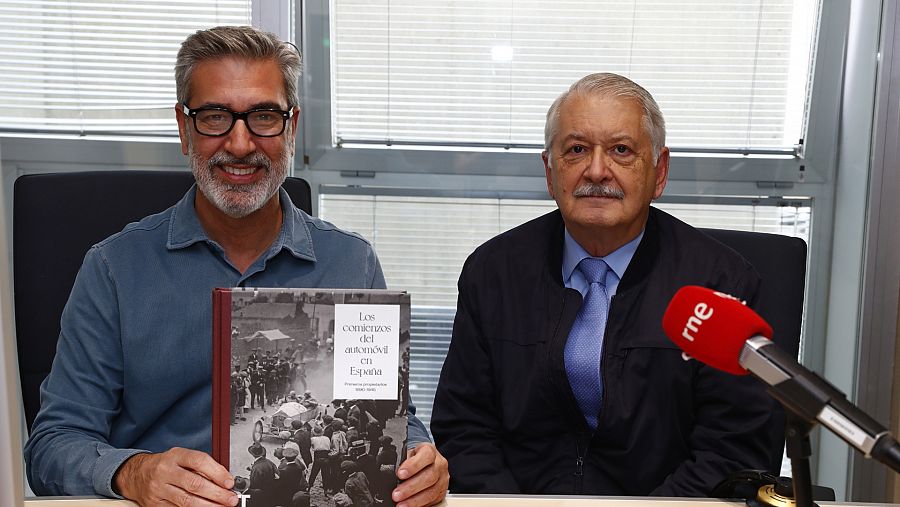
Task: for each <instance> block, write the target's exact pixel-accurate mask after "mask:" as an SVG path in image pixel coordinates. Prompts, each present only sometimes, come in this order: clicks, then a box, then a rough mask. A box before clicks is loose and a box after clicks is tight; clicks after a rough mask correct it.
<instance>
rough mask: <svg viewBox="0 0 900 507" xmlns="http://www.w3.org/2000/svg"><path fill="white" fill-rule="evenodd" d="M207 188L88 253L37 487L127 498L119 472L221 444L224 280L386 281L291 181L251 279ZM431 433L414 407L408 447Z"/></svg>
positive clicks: (56, 369) (40, 426)
mask: <svg viewBox="0 0 900 507" xmlns="http://www.w3.org/2000/svg"><path fill="white" fill-rule="evenodd" d="M195 192H196V187H193V188H191V189H190V190H189V191H188V193H187V194H185V196H184V197H183V198H182V199H181V200H180V201H179V202H178V203H177V204H175V205H174V206H173V207H171V208H169V209H168V210H166V211H164V212H162V213H158V214H156V215H151V216H149V217H146V218H144V219H143V220H141V221H140V222H137V223H132V224H129V225H128V226H126V227H125V229H123V230H122V231H121V232H119V233H117V234H115V235H113V236H110V237H109V238H107V239H105V240H103V241H102V242H100V243H98V244H96V245H94V246H93V247H92V248H91V249H90V250H89V251H88V253H87V255H86V256H85V259H84V263H83V264H82V266H81V270H80V271H79V273H78V276H77V277H76V279H75V285H74V287H73V288H72V293H71V295H70V296H69V301H68V303H67V304H66V307H65V309H64V310H63V314H62V319H61V323H60V327H61V330H62V331H61V333H60V337H59V344H58V346H57V353H56V358H55V359H54V362H53V369H52V371H51V373H50V375H49V376H48V377H47V379H46V380H45V381H44V383H43V384H42V385H41V410H40V412H39V413H38V415H37V418H36V419H35V421H34V426H33V428H32V432H31V436H30V438H29V440H28V443H27V444H26V446H25V461H26V463H27V465H28V472H27V473H28V480H29V483H30V484H31V487H32V489H33V490H34V492H35V493H37V494H39V495H94V494H98V495H103V496H118V495H116V494H115V493H114V492H113V488H112V478H113V475H114V474H115V472H116V471H117V470H118V468H119V466H121V464H122V463H123V462H124V461H125V460H126V459H127V458H129V457H131V456H132V455H134V454H137V453H140V452H162V451H165V450H167V449H169V448H171V447H173V446H179V447H186V448H191V449H198V450H202V451H205V452H209V451H210V447H211V438H212V429H211V427H212V420H211V414H212V407H211V397H212V394H211V381H210V379H211V378H212V357H211V356H212V350H211V349H212V347H211V344H210V343H211V342H210V340H211V323H212V296H211V294H212V289H213V288H214V287H237V286H245V287H328V288H383V287H384V286H385V282H384V275H383V273H382V271H381V265H380V264H379V262H378V258H377V257H376V256H375V251H374V250H373V249H372V246H371V245H370V244H369V243H368V242H367V241H366V240H364V239H362V238H361V237H360V236H357V235H356V234H353V233H348V232H345V231H342V230H340V229H338V228H336V227H335V226H333V225H331V224H330V223H328V222H325V221H323V220H319V219H317V218H313V217H310V216H309V215H307V214H306V213H304V212H302V211H301V210H299V209H297V208H295V207H294V206H293V205H292V204H291V201H290V197H288V195H287V193H286V192H285V191H284V190H281V191H280V199H281V205H282V210H283V213H284V222H283V225H282V228H281V232H280V234H279V236H278V238H277V239H276V240H275V242H274V243H273V244H272V246H271V247H270V248H269V250H268V252H266V253H265V254H264V255H261V256H260V258H259V259H258V260H257V261H256V262H255V263H254V264H253V265H252V266H250V268H249V269H247V271H246V272H245V273H243V274H241V273H240V272H239V271H238V270H237V269H235V268H234V266H233V265H231V263H230V262H229V261H228V259H226V257H225V255H224V251H223V249H222V247H221V246H219V245H218V244H216V243H215V242H214V241H212V240H211V239H210V238H209V237H208V236H207V235H206V233H205V232H204V230H203V227H202V226H201V225H200V222H199V220H198V218H197V215H196V212H195V210H194V196H195ZM413 413H414V412H413ZM428 441H429V438H428V433H427V431H426V430H425V427H424V425H422V423H421V422H420V421H419V420H418V419H416V418H415V417H414V416H411V417H410V423H409V444H408V445H410V446H411V445H413V444H416V443H421V442H428Z"/></svg>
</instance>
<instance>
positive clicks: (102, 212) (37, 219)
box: [13, 171, 312, 431]
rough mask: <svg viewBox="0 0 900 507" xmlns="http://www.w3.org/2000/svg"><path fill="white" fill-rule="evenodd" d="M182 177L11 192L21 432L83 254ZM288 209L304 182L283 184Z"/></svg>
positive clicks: (99, 177) (306, 198) (121, 174)
mask: <svg viewBox="0 0 900 507" xmlns="http://www.w3.org/2000/svg"><path fill="white" fill-rule="evenodd" d="M193 182H194V177H193V175H192V174H191V173H190V172H188V171H89V172H72V173H52V174H33V175H25V176H21V177H19V178H18V179H16V182H15V185H14V187H13V276H14V284H13V291H14V302H15V316H16V344H17V346H18V358H19V379H20V382H21V384H22V401H23V405H24V409H25V419H26V424H27V429H28V430H29V431H30V430H31V424H32V423H33V422H34V417H35V416H36V415H37V412H38V409H39V408H40V392H39V389H40V385H41V382H43V380H44V378H45V377H46V376H47V374H49V373H50V366H51V365H52V363H53V357H54V356H55V355H56V341H57V340H58V339H59V319H60V316H61V315H62V310H63V306H65V304H66V301H67V300H68V298H69V293H70V292H71V290H72V284H73V283H74V282H75V275H76V274H77V273H78V269H79V268H80V267H81V262H82V260H83V259H84V255H85V253H86V252H87V251H88V249H89V248H90V247H91V246H92V245H94V244H95V243H97V242H99V241H101V240H102V239H104V238H106V237H108V236H110V235H112V234H114V233H116V232H118V231H120V230H122V228H123V227H125V225H127V224H128V223H130V222H135V221H138V220H140V219H141V218H143V217H145V216H147V215H150V214H153V213H157V212H159V211H163V210H165V209H166V208H168V207H169V206H171V205H173V204H175V203H176V202H177V201H178V200H179V199H180V198H181V197H182V196H183V195H184V193H185V192H187V190H188V188H190V186H191V185H192V184H193ZM283 187H284V189H285V190H287V192H288V195H290V197H291V200H292V201H293V202H294V204H295V205H296V206H297V207H298V208H300V209H302V210H304V211H306V212H307V213H310V211H311V209H312V200H311V199H312V198H311V192H310V187H309V184H308V183H307V182H306V181H305V180H302V179H300V178H288V179H287V181H285V183H284V185H283Z"/></svg>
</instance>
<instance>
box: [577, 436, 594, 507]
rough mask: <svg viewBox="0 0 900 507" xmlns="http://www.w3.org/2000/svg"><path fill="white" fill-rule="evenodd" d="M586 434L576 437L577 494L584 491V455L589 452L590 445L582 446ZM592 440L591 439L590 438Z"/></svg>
mask: <svg viewBox="0 0 900 507" xmlns="http://www.w3.org/2000/svg"><path fill="white" fill-rule="evenodd" d="M583 437H584V434H583V433H582V434H579V435H578V436H577V437H575V494H576V495H580V494H582V493H583V491H584V455H585V454H586V453H587V448H588V445H585V446H584V450H582V448H581V441H582V438H583ZM588 442H590V440H588Z"/></svg>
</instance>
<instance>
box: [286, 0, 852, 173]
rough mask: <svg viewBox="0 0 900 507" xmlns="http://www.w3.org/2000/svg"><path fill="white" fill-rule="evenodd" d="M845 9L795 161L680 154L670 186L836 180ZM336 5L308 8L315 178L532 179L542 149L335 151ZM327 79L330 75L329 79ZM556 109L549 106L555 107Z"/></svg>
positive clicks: (820, 68) (815, 77)
mask: <svg viewBox="0 0 900 507" xmlns="http://www.w3.org/2000/svg"><path fill="white" fill-rule="evenodd" d="M835 3H837V2H823V4H822V6H821V13H820V18H819V29H818V30H817V32H816V33H817V40H816V42H815V45H814V48H815V54H816V58H815V60H814V68H813V69H812V73H811V74H812V76H811V81H812V82H813V83H815V86H813V88H812V90H811V93H810V107H809V112H808V118H807V124H808V125H815V126H816V127H817V128H815V129H809V130H808V132H806V133H805V134H804V139H803V143H802V146H798V147H797V150H795V156H791V155H775V154H766V155H743V154H739V153H720V152H716V151H710V152H704V153H698V151H699V150H697V151H682V150H677V151H674V152H673V156H672V160H671V167H670V175H669V178H670V179H674V180H697V179H700V180H715V181H751V182H763V183H764V184H765V183H770V182H777V183H780V184H781V185H782V186H786V185H788V184H799V183H804V182H825V181H831V180H832V177H833V174H834V165H835V156H834V155H835V154H834V149H833V147H834V142H835V140H836V139H837V120H838V114H839V105H840V100H839V99H840V93H841V87H840V83H841V76H842V65H841V63H842V62H843V51H844V47H843V40H844V36H845V35H846V32H847V17H848V13H847V9H846V8H843V6H840V5H834V4H835ZM329 5H330V2H329V1H328V0H317V1H310V2H305V3H304V5H303V12H302V17H303V22H302V23H301V25H302V26H304V27H305V30H304V32H303V33H302V34H301V38H300V39H299V40H301V41H302V43H303V45H302V47H303V53H304V83H303V85H304V86H303V90H304V100H303V104H304V108H303V119H304V120H305V121H304V129H303V143H302V144H303V146H302V156H303V159H302V160H303V161H304V163H305V164H307V165H309V167H310V168H311V169H312V170H315V171H350V172H355V171H365V172H401V173H421V172H423V171H424V172H429V173H442V174H464V175H493V176H516V175H528V174H531V171H530V169H529V168H530V167H531V166H532V164H533V162H532V161H533V159H534V156H535V153H536V152H537V150H530V149H515V148H511V149H502V148H480V149H476V148H466V147H455V148H446V149H444V148H442V149H435V148H434V147H430V146H408V145H404V146H402V147H401V146H397V147H384V146H376V145H353V144H346V145H343V146H341V147H335V146H333V145H332V113H333V109H334V108H333V105H332V103H331V86H332V73H331V68H332V65H333V59H332V56H331V52H330V40H331V37H330V31H331V29H332V27H333V23H332V22H331V17H330V12H329ZM322 76H327V79H323V78H322ZM548 106H549V105H548Z"/></svg>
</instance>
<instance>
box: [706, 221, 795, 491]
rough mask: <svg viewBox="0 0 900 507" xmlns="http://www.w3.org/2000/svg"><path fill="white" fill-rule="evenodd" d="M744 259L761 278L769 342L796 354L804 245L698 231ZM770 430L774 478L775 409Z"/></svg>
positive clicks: (779, 449) (777, 463)
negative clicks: (770, 340)
mask: <svg viewBox="0 0 900 507" xmlns="http://www.w3.org/2000/svg"><path fill="white" fill-rule="evenodd" d="M702 230H703V232H705V233H706V234H708V235H710V236H712V237H713V238H714V239H716V240H718V241H719V242H721V243H724V244H725V245H726V246H728V247H730V248H731V249H733V250H735V251H736V252H738V253H739V254H741V255H742V256H743V257H744V258H745V259H747V261H748V262H750V264H753V267H755V268H756V271H757V272H758V273H759V275H760V277H761V278H762V285H761V286H760V293H759V304H758V307H757V310H758V312H759V314H760V316H762V318H763V319H765V320H766V322H768V323H769V324H770V325H771V326H772V331H773V336H772V341H774V342H775V343H776V344H777V345H778V347H779V348H781V349H782V350H785V351H787V352H788V353H789V354H790V355H791V356H792V357H795V358H796V357H797V356H798V354H799V352H800V330H801V328H802V324H803V294H804V288H805V286H806V242H805V241H803V240H802V239H799V238H793V237H790V236H782V235H779V234H766V233H761V232H744V231H732V230H725V229H702ZM777 410H778V414H777V416H776V424H774V425H773V427H772V436H773V438H774V441H775V447H773V449H772V453H771V457H772V461H771V464H770V468H769V471H770V472H772V473H773V474H775V475H776V476H777V475H778V473H779V471H780V470H781V459H782V454H783V450H784V411H783V410H782V409H781V405H778V406H777Z"/></svg>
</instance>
